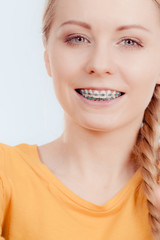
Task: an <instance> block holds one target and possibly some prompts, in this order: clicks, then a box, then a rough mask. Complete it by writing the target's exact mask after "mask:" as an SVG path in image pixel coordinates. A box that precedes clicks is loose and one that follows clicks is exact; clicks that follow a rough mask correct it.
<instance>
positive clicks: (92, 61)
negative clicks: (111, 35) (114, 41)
mask: <svg viewBox="0 0 160 240" xmlns="http://www.w3.org/2000/svg"><path fill="white" fill-rule="evenodd" d="M87 71H88V72H89V73H95V74H98V75H103V74H106V73H108V74H111V73H112V71H113V55H112V53H111V46H110V44H109V43H107V41H106V40H105V41H104V39H102V40H101V41H100V42H99V43H96V44H95V46H94V47H93V49H92V52H91V54H90V57H89V60H88V63H87Z"/></svg>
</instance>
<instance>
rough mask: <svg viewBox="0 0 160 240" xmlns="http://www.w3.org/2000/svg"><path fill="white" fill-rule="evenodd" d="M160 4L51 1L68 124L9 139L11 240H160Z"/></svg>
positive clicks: (52, 56)
mask: <svg viewBox="0 0 160 240" xmlns="http://www.w3.org/2000/svg"><path fill="white" fill-rule="evenodd" d="M159 7H160V2H159V1H153V0H148V1H146V0H134V1H132V0H124V1H121V0H101V1H98V0H87V1H86V0H76V1H75V0H67V1H66V0H49V1H47V3H46V8H45V12H44V16H43V27H42V29H43V44H44V49H45V52H44V60H45V64H46V69H47V72H48V75H49V76H50V77H51V78H52V79H53V84H54V89H55V94H56V96H57V99H58V100H59V102H60V104H61V106H62V108H63V109H64V118H65V129H64V132H63V134H62V135H61V136H60V137H59V138H58V139H56V140H54V141H53V142H50V143H47V144H45V145H43V146H37V145H36V144H35V145H29V144H20V145H17V146H14V147H11V146H8V145H5V144H3V143H1V148H0V149H1V152H0V154H1V155H0V169H1V170H0V173H1V174H0V176H1V195H0V206H1V208H0V211H1V213H0V221H1V239H6V240H13V239H14V240H20V239H23V240H25V239H27V240H28V239H30V240H36V239H37V240H38V239H46V240H50V239H56V240H62V239H63V240H64V239H68V240H71V239H77V240H80V239H86V240H93V239H94V240H106V239H108V240H117V239H118V240H126V239H130V240H135V239H136V240H142V239H145V240H151V239H154V240H158V239H160V197H159V196H158V194H159V191H160V189H159V185H158V179H159V173H160V168H159V166H158V165H159V146H158V139H159V128H158V124H159V109H160V86H159V84H160V41H159V39H160V18H159V16H160V15H159V14H160V10H159Z"/></svg>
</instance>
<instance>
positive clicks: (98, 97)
mask: <svg viewBox="0 0 160 240" xmlns="http://www.w3.org/2000/svg"><path fill="white" fill-rule="evenodd" d="M75 91H76V92H77V93H78V94H80V95H82V96H83V97H84V98H86V99H88V100H91V101H105V102H106V101H112V100H114V99H115V98H119V97H121V96H123V95H124V94H125V93H124V92H121V91H117V90H111V89H95V88H78V89H75Z"/></svg>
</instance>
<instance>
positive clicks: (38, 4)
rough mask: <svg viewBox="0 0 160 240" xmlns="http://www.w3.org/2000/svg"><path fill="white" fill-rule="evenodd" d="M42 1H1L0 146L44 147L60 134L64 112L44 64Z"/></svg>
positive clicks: (43, 2) (43, 0)
mask: <svg viewBox="0 0 160 240" xmlns="http://www.w3.org/2000/svg"><path fill="white" fill-rule="evenodd" d="M44 4H45V0H14V1H13V0H8V1H2V0H0V31H1V32H0V142H1V143H5V144H8V145H12V146H13V145H17V144H21V143H28V144H38V145H41V144H45V143H47V142H50V141H52V140H54V139H56V138H57V137H58V136H60V135H61V133H62V132H63V127H64V126H63V125H64V123H63V109H62V108H61V106H60V104H59V103H58V101H57V99H56V96H55V93H54V88H53V83H52V78H50V77H49V76H48V74H47V71H46V68H45V63H44V58H43V54H44V48H43V43H42V34H41V19H42V15H43V10H44Z"/></svg>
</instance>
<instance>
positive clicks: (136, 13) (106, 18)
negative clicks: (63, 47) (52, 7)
mask: <svg viewBox="0 0 160 240" xmlns="http://www.w3.org/2000/svg"><path fill="white" fill-rule="evenodd" d="M71 19H74V20H79V21H85V22H87V23H89V24H91V25H94V26H95V27H96V26H97V28H99V29H100V28H101V27H102V28H104V27H105V28H106V29H109V28H110V27H113V25H115V27H116V26H117V25H123V24H124V25H126V24H141V25H142V24H143V25H144V26H146V27H148V28H150V30H152V29H153V28H156V27H157V26H159V27H160V9H159V8H158V6H157V4H156V3H155V1H154V0H57V4H56V18H55V23H57V24H62V23H63V22H64V21H68V20H71Z"/></svg>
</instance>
